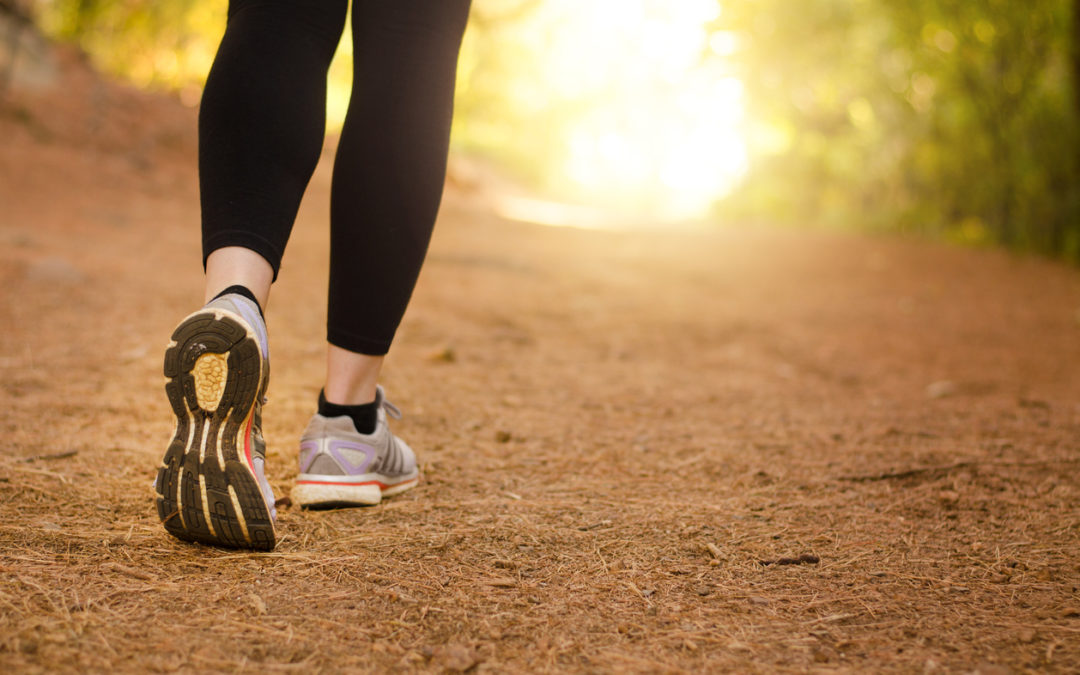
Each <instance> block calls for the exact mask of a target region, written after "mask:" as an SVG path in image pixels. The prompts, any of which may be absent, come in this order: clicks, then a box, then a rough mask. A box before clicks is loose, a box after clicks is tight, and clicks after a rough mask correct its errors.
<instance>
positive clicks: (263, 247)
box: [203, 230, 285, 281]
mask: <svg viewBox="0 0 1080 675" xmlns="http://www.w3.org/2000/svg"><path fill="white" fill-rule="evenodd" d="M230 246H239V247H241V248H246V249H249V250H252V251H254V252H256V253H258V254H259V255H261V256H262V257H263V258H265V259H266V262H268V263H270V267H271V268H273V270H274V281H277V277H278V272H279V271H280V270H281V256H282V255H284V253H285V252H284V251H282V250H281V249H280V248H279V247H277V246H275V245H274V244H273V243H272V242H270V241H269V240H267V239H265V238H264V237H260V236H259V235H258V234H256V233H254V232H251V231H248V230H224V231H221V230H218V231H216V232H215V233H214V234H213V235H212V236H209V237H207V238H206V239H205V240H204V242H203V269H204V270H205V269H206V260H207V258H209V257H210V254H211V253H213V252H214V251H217V250H218V249H222V248H228V247H230Z"/></svg>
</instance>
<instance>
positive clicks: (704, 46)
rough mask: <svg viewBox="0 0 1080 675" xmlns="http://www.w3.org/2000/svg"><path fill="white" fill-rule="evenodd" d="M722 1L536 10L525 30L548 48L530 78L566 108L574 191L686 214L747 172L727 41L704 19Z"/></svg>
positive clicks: (554, 5)
mask: <svg viewBox="0 0 1080 675" xmlns="http://www.w3.org/2000/svg"><path fill="white" fill-rule="evenodd" d="M719 11H720V6H719V4H718V3H717V0H587V1H582V0H547V2H545V3H544V5H543V6H542V7H541V8H540V9H539V10H538V15H539V16H538V17H537V20H536V22H535V23H531V27H532V28H533V30H535V32H533V33H532V35H534V36H535V38H534V39H536V40H538V41H539V42H541V44H537V45H536V47H537V48H542V49H543V50H544V51H543V53H544V54H545V55H546V56H545V58H544V59H543V60H541V61H540V62H539V64H540V65H539V67H540V72H539V73H534V75H538V76H539V77H540V79H541V81H540V82H534V83H533V84H534V85H535V86H536V90H538V91H540V92H545V94H546V95H548V96H550V97H551V98H552V99H555V100H554V101H553V105H556V106H558V108H557V109H567V110H571V109H572V110H574V112H573V114H572V116H569V117H568V118H567V119H566V120H565V124H564V127H565V128H566V129H567V131H566V133H567V136H568V137H567V138H566V139H565V142H566V144H567V147H568V154H567V156H566V159H565V165H564V166H563V167H562V170H563V172H564V174H565V176H566V178H567V179H568V181H569V182H570V183H571V185H569V186H568V187H569V188H570V189H572V191H573V192H574V193H576V194H574V195H573V197H575V198H576V199H577V200H578V201H581V202H584V203H590V204H598V205H607V206H615V205H618V206H621V207H624V208H630V209H635V210H638V211H641V210H645V211H648V212H649V213H650V215H654V216H657V217H667V218H694V217H698V216H701V215H703V214H704V213H705V212H706V211H707V209H708V208H709V206H710V205H711V204H712V203H713V201H714V200H716V199H717V198H718V197H721V196H723V195H724V194H726V193H727V192H728V191H730V190H731V188H732V187H733V186H734V183H735V182H736V181H737V180H738V179H739V177H740V176H741V175H742V174H743V173H744V171H745V169H746V147H745V143H744V142H743V138H742V135H741V131H740V127H741V123H742V119H743V104H742V96H743V91H742V84H741V83H740V82H739V81H738V80H737V79H735V78H734V77H732V76H731V75H730V74H729V73H728V72H727V71H726V64H725V61H724V56H727V55H729V54H730V53H731V52H732V51H733V50H734V45H732V43H731V40H730V38H728V37H725V36H724V35H723V34H721V35H720V37H716V36H715V35H713V34H711V33H710V31H709V30H707V26H708V23H709V22H710V21H712V20H714V19H715V18H716V17H717V15H718V13H719ZM537 24H539V26H537ZM574 102H576V103H577V104H578V105H577V106H576V107H575V106H572V105H568V104H569V103H574Z"/></svg>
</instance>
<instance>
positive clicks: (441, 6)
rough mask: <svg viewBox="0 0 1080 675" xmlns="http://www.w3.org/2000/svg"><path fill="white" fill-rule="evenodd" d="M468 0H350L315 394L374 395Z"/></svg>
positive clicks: (415, 244)
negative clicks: (349, 75) (346, 90)
mask: <svg viewBox="0 0 1080 675" xmlns="http://www.w3.org/2000/svg"><path fill="white" fill-rule="evenodd" d="M468 13H469V0H355V1H354V3H353V16H352V31H353V50H354V80H353V91H352V98H351V100H350V102H349V110H348V114H347V116H346V119H345V127H344V129H343V130H342V134H341V142H340V145H339V146H338V152H337V158H336V161H335V164H334V177H333V188H332V196H331V226H330V231H331V252H330V291H329V311H328V319H327V340H328V342H329V343H330V349H329V357H328V365H329V367H328V373H327V382H326V389H325V391H326V397H327V400H329V401H330V402H332V403H340V404H358V403H367V402H370V401H373V400H374V399H375V381H376V379H377V377H378V371H379V367H380V365H381V363H382V358H381V357H382V355H383V354H385V353H386V352H387V350H388V349H389V348H390V343H391V341H392V340H393V337H394V333H395V332H396V330H397V327H398V324H399V323H400V321H401V317H402V315H403V314H404V312H405V307H406V305H407V304H408V302H409V298H410V296H411V295H412V291H413V287H414V286H415V284H416V278H417V276H418V275H419V273H420V266H421V264H422V263H423V260H424V256H425V254H426V253H427V246H428V241H429V240H430V238H431V230H432V227H433V226H434V223H435V215H436V213H437V211H438V209H439V202H440V200H441V198H442V189H443V182H444V180H445V176H446V154H447V149H448V147H449V141H450V121H451V116H452V113H453V102H454V78H455V74H456V71H457V59H458V51H459V49H460V47H461V38H462V34H463V33H464V31H465V24H466V21H467V19H468Z"/></svg>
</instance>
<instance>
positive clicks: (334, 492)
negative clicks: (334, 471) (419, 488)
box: [292, 474, 420, 508]
mask: <svg viewBox="0 0 1080 675" xmlns="http://www.w3.org/2000/svg"><path fill="white" fill-rule="evenodd" d="M342 478H343V476H328V477H327V480H310V479H308V480H305V477H304V474H301V475H300V476H298V477H297V479H296V484H295V485H293V489H292V500H293V502H295V503H296V504H298V505H299V506H301V507H303V508H336V507H348V506H374V505H376V504H378V503H379V502H381V501H382V499H383V497H392V496H394V495H396V494H401V493H402V492H405V491H406V490H408V489H410V488H412V487H414V486H415V485H416V484H417V483H419V482H420V476H419V475H417V476H414V477H413V478H409V479H407V480H399V481H398V482H396V483H388V482H386V481H389V480H391V479H388V478H387V477H385V476H382V475H379V474H369V475H368V476H364V477H362V478H360V480H359V481H356V482H345V481H342V480H341V479H342Z"/></svg>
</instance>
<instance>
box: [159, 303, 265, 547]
mask: <svg viewBox="0 0 1080 675" xmlns="http://www.w3.org/2000/svg"><path fill="white" fill-rule="evenodd" d="M165 377H166V378H167V381H166V383H165V393H166V394H167V395H168V397H169V403H171V404H172V409H173V413H174V414H175V415H176V432H175V433H174V434H173V439H172V442H170V443H169V449H168V450H167V451H166V452H165V458H164V459H163V460H162V462H161V469H160V470H159V471H158V475H157V480H156V481H155V483H154V484H155V489H156V491H157V508H158V516H159V517H160V518H161V522H162V523H163V524H164V525H165V529H166V530H167V531H168V532H169V533H170V534H172V535H174V536H176V537H178V538H180V539H183V540H185V541H197V542H202V543H204V544H213V545H216V546H226V547H230V548H249V549H256V550H263V551H269V550H270V549H272V548H274V543H275V536H274V519H275V517H276V513H275V511H274V493H273V491H272V490H271V489H270V484H269V483H268V482H267V481H266V473H265V467H264V465H265V459H266V442H265V441H264V440H263V435H262V404H263V402H264V398H263V397H264V396H265V394H266V387H267V384H268V383H269V381H270V361H269V349H268V346H267V339H266V324H265V323H264V322H263V318H262V315H261V314H260V312H259V307H258V305H256V304H255V303H254V302H252V301H251V300H249V299H247V298H245V297H243V296H241V295H236V294H228V295H224V296H222V297H220V298H216V299H215V300H213V301H211V302H210V303H209V304H207V305H206V306H205V307H203V308H202V309H200V310H199V311H197V312H195V313H194V314H192V315H190V316H188V317H187V318H186V319H184V320H183V321H181V322H180V325H179V326H177V327H176V330H175V331H173V334H172V342H171V343H170V344H169V347H168V349H167V350H166V352H165Z"/></svg>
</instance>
